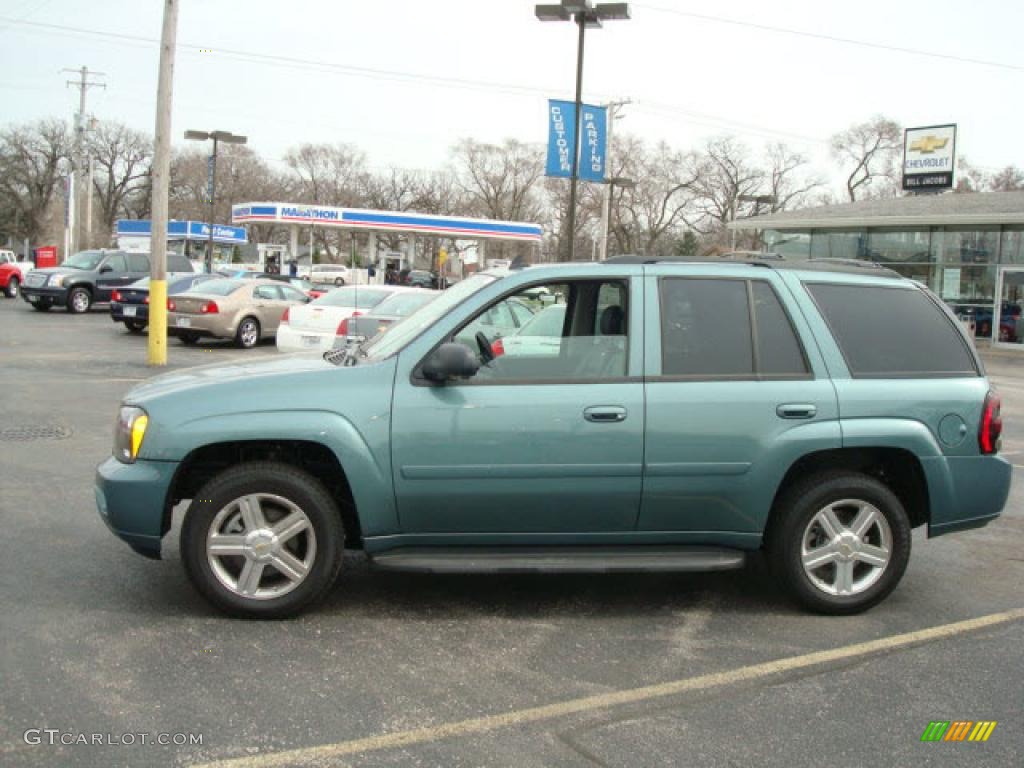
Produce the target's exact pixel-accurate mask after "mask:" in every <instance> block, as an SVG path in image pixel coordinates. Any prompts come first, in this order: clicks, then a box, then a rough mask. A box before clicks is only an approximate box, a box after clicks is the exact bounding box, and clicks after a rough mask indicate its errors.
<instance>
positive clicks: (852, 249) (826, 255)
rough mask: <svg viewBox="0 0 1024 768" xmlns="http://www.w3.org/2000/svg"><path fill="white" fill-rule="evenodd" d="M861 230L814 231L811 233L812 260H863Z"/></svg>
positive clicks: (864, 242)
mask: <svg viewBox="0 0 1024 768" xmlns="http://www.w3.org/2000/svg"><path fill="white" fill-rule="evenodd" d="M867 240H868V236H867V231H866V230H863V229H847V230H838V229H816V230H814V231H813V232H812V233H811V258H812V259H863V258H865V256H866V254H867Z"/></svg>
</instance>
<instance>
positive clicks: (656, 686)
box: [0, 300, 1024, 768]
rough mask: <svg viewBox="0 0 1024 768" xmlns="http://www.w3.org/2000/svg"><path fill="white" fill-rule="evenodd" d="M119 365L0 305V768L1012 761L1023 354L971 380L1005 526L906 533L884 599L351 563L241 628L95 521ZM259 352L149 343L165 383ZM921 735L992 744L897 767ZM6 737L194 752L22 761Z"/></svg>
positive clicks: (114, 351)
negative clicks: (316, 593)
mask: <svg viewBox="0 0 1024 768" xmlns="http://www.w3.org/2000/svg"><path fill="white" fill-rule="evenodd" d="M145 347H146V341H145V337H144V336H133V335H131V334H129V333H128V332H126V331H125V330H124V328H123V327H122V326H120V325H115V324H113V323H112V322H110V320H109V317H108V316H107V314H106V313H105V311H103V310H94V311H93V312H91V313H90V314H89V315H87V316H82V317H77V316H70V315H67V314H65V313H64V312H62V311H53V312H50V313H47V314H41V313H37V312H33V311H32V310H31V309H30V308H29V307H28V305H26V304H25V303H24V302H22V301H20V300H17V301H13V300H0V372H2V373H0V380H2V382H3V387H2V389H3V401H2V406H0V415H2V424H0V522H2V524H3V547H2V550H0V551H2V556H0V628H2V629H0V639H2V643H0V683H2V690H3V695H2V696H0V764H3V765H5V766H23V765H24V766H36V765H55V766H56V765H60V766H117V765H139V764H145V765H168V764H172V765H196V764H207V763H211V762H218V761H229V762H228V763H227V764H230V765H233V766H238V767H239V768H240V767H241V766H243V765H244V766H252V767H253V768H256V767H257V766H269V765H289V766H290V765H373V766H376V765H380V766H385V765H386V766H392V765H399V766H405V765H408V766H418V765H445V766H504V765H513V764H514V765H516V766H517V768H528V767H530V766H555V765H558V766H594V765H597V766H679V765H693V766H740V765H743V766H747V765H752V764H755V763H757V762H761V763H763V764H766V765H776V764H786V765H792V766H799V765H809V766H810V765H813V766H820V765H834V766H862V765H878V764H881V765H917V764H922V765H950V766H953V765H957V766H959V765H1007V766H1009V765H1013V766H1017V765H1020V761H1021V754H1022V753H1024V697H1022V695H1021V684H1022V682H1024V675H1022V669H1024V614H1022V613H1021V609H1022V608H1024V594H1022V589H1021V587H1022V585H1024V554H1022V553H1024V484H1022V483H1021V482H1020V481H1021V478H1022V475H1021V473H1022V472H1024V357H1021V358H1020V359H1019V360H1018V359H1017V358H1015V357H1012V356H1009V355H1006V354H999V355H988V356H987V361H988V365H989V371H990V374H991V375H992V378H993V380H994V381H995V382H996V384H997V386H998V387H999V389H1000V390H1001V392H1002V394H1003V399H1004V404H1003V412H1004V420H1005V424H1006V429H1005V433H1004V451H1005V453H1006V454H1007V455H1008V456H1009V458H1010V459H1011V460H1013V461H1014V462H1015V463H1017V464H1019V465H1020V466H1019V468H1018V473H1017V481H1018V484H1017V485H1016V486H1015V487H1014V489H1013V492H1012V496H1011V501H1010V506H1009V508H1008V509H1007V511H1006V512H1005V513H1004V515H1003V517H1002V518H1000V519H999V520H998V521H997V522H995V523H994V524H992V525H990V526H989V527H987V528H984V529H981V530H977V531H971V532H967V533H963V534H959V535H952V536H948V537H942V538H939V539H935V540H932V541H928V540H927V539H926V538H925V536H924V532H923V531H921V530H918V531H917V532H916V533H915V541H914V553H913V555H912V557H911V562H910V567H909V569H908V571H907V574H906V576H905V578H904V580H903V582H902V584H901V586H900V587H899V588H898V589H897V591H896V592H895V593H894V594H893V595H892V596H891V597H890V598H889V599H888V600H886V601H885V602H884V603H883V604H882V605H880V606H878V607H877V608H875V609H873V610H872V611H870V612H868V613H867V614H864V615H861V616H855V617H849V618H828V617H820V616H812V615H809V614H805V613H803V612H801V611H800V610H799V609H796V608H794V607H793V606H792V605H791V604H790V603H789V602H788V601H787V600H786V599H785V597H784V596H783V594H782V592H781V590H779V589H777V588H776V587H775V586H774V584H773V583H772V582H771V580H770V579H769V578H768V576H767V573H766V571H765V569H764V568H763V566H762V565H761V564H759V563H754V564H753V565H752V566H750V567H748V568H747V569H746V570H743V571H739V572H730V573H723V574H713V575H673V576H669V575H644V576H639V575H638V576H623V575H603V576H501V577H498V576H494V577H480V576H443V577H442V576H429V575H415V574H408V575H406V574H396V573H377V572H372V571H371V570H369V569H368V567H367V566H366V563H365V560H364V559H363V557H362V556H361V555H359V554H358V553H353V554H350V555H348V556H347V558H346V563H345V569H344V571H343V578H342V581H341V583H340V584H339V586H338V588H337V590H336V591H335V592H334V593H333V595H332V596H331V597H330V598H329V599H328V600H327V601H326V602H325V603H324V604H322V605H320V606H318V607H316V608H315V609H314V610H312V611H311V612H309V613H307V614H306V615H305V616H303V617H301V618H299V619H296V620H292V621H284V622H249V621H239V620H232V619H227V618H224V617H223V616H221V615H220V614H218V613H216V612H215V611H214V610H213V609H211V608H210V607H209V606H208V605H207V603H206V602H204V601H203V600H202V599H201V598H200V597H199V596H198V595H197V594H196V593H195V592H194V591H193V590H192V589H191V587H190V586H189V584H188V583H187V582H186V579H185V575H184V573H183V571H182V567H181V564H180V562H179V558H178V547H177V532H178V523H180V519H179V520H176V524H175V527H174V529H173V530H172V532H171V534H170V535H169V536H168V538H167V540H166V543H165V549H164V553H165V559H164V560H162V561H160V562H153V561H149V560H146V559H143V558H141V557H139V556H138V555H136V554H134V553H133V552H132V551H131V550H129V549H128V547H127V546H126V545H124V544H123V543H121V542H120V541H118V540H117V539H115V538H114V537H113V536H111V535H110V533H109V532H108V531H107V530H106V528H105V527H104V525H103V524H102V522H101V521H100V519H99V517H98V516H97V514H96V511H95V508H94V502H93V491H92V483H93V470H94V467H95V465H96V464H98V463H99V462H100V461H102V460H103V459H104V458H105V457H106V456H107V455H108V454H109V452H110V444H111V431H112V425H113V419H114V415H115V411H116V409H117V405H118V402H119V400H120V398H121V397H122V395H123V394H124V393H125V392H126V391H127V390H129V389H130V388H131V387H132V386H133V384H135V383H137V382H139V381H141V380H144V379H146V378H148V377H149V376H151V375H153V374H154V371H152V370H150V369H148V368H147V367H146V365H145V356H146V355H145ZM276 354H277V352H276V350H275V348H274V346H273V344H272V343H265V344H263V345H261V347H260V348H258V349H255V350H251V351H241V350H236V349H233V348H232V347H231V346H230V345H229V344H228V343H227V342H217V343H214V344H209V345H205V346H202V345H201V346H198V347H195V348H185V347H184V346H182V345H180V344H179V343H178V342H176V341H174V340H171V341H170V342H169V358H170V366H169V367H170V368H171V369H173V368H178V367H185V366H191V365H198V364H205V363H215V362H227V361H235V360H238V359H258V358H268V357H272V356H274V355H276ZM43 427H46V428H53V430H51V431H50V432H49V434H48V435H47V434H36V435H33V434H32V430H37V428H43ZM27 437H34V439H25V438H27ZM1006 612H1015V613H1009V614H1007V613H1006ZM996 614H1003V615H1000V616H996V617H995V618H991V619H985V620H984V621H981V622H978V623H975V624H961V625H958V626H956V627H951V628H949V629H948V630H942V631H939V632H928V631H926V630H929V629H930V628H934V627H941V626H945V625H949V624H953V623H957V622H966V621H968V620H971V619H977V618H979V617H992V616H993V615H996ZM922 631H924V632H922ZM911 633H918V634H911ZM875 641H877V642H875ZM871 642H874V644H873V645H868V646H863V645H858V644H864V643H871ZM825 651H829V652H831V653H826V654H822V655H819V656H813V657H808V656H807V655H808V654H813V653H818V652H825ZM772 662H781V663H778V664H772ZM932 720H973V721H979V720H995V721H998V726H997V727H996V728H995V730H994V731H993V733H992V736H991V737H990V739H989V740H988V741H987V742H986V743H983V744H979V743H945V742H943V743H921V742H920V737H921V734H922V732H923V731H924V729H925V727H926V726H927V725H928V723H929V721H932ZM30 729H40V730H42V729H58V730H59V732H60V733H61V734H65V733H67V734H72V735H73V736H76V737H77V735H79V734H94V733H95V734H112V735H114V736H121V735H123V734H142V733H145V734H147V735H150V736H152V735H155V734H159V733H166V734H177V733H183V734H192V735H196V734H198V735H201V737H202V744H201V745H199V744H191V745H182V746H173V745H172V746H159V745H149V744H146V745H143V744H141V743H135V744H132V745H130V746H126V745H107V744H80V743H79V744H61V743H59V742H60V740H61V739H60V737H59V735H58V738H57V742H58V743H56V744H53V745H51V744H49V743H47V742H46V741H45V740H43V743H41V744H32V743H26V739H25V733H26V731H28V730H30ZM43 738H44V739H45V736H44V737H43ZM104 738H106V737H104ZM135 740H136V742H139V741H140V739H139V738H138V737H136V739H135Z"/></svg>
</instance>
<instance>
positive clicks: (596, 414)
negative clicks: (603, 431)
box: [583, 405, 627, 424]
mask: <svg viewBox="0 0 1024 768" xmlns="http://www.w3.org/2000/svg"><path fill="white" fill-rule="evenodd" d="M626 415H627V411H626V409H625V408H623V407H622V406H620V405H592V406H590V407H589V408H584V409H583V418H584V419H586V420H587V421H593V422H595V423H597V424H614V423H616V422H619V421H625V420H626Z"/></svg>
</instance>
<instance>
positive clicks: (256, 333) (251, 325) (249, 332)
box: [235, 316, 261, 349]
mask: <svg viewBox="0 0 1024 768" xmlns="http://www.w3.org/2000/svg"><path fill="white" fill-rule="evenodd" d="M260 337H261V330H260V321H259V320H257V319H256V318H255V317H252V316H249V317H243V318H242V320H241V322H239V323H238V330H236V331H235V344H236V345H237V346H239V347H241V348H242V349H252V348H253V347H255V346H256V345H257V344H259V343H260Z"/></svg>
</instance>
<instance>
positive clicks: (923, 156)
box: [903, 124, 956, 192]
mask: <svg viewBox="0 0 1024 768" xmlns="http://www.w3.org/2000/svg"><path fill="white" fill-rule="evenodd" d="M955 167H956V125H955V124H951V125H930V126H925V127H923V128H908V129H907V130H906V131H904V134H903V189H904V190H908V191H918V192H920V191H924V190H943V189H952V188H953V172H954V170H955Z"/></svg>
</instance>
